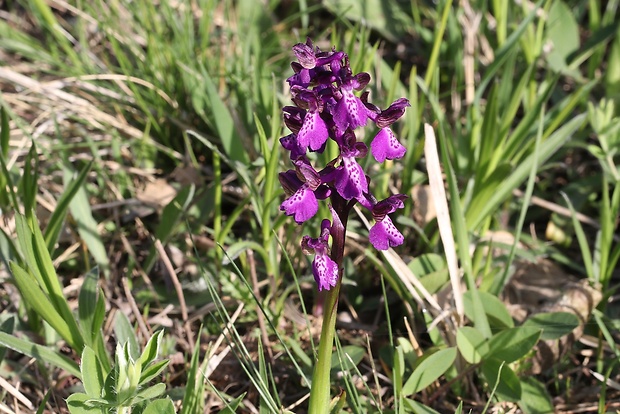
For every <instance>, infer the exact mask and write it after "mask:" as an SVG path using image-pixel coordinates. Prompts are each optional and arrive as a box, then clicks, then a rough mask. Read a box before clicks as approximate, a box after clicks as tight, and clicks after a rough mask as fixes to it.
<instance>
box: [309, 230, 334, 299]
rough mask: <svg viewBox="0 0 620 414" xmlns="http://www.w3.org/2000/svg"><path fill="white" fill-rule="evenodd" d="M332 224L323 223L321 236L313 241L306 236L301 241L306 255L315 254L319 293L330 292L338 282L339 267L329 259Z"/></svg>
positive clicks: (313, 271)
mask: <svg viewBox="0 0 620 414" xmlns="http://www.w3.org/2000/svg"><path fill="white" fill-rule="evenodd" d="M330 229H331V223H330V221H329V220H327V219H325V220H323V222H322V223H321V235H320V236H319V237H318V238H316V239H313V238H311V237H310V236H304V237H303V238H302V240H301V249H302V251H303V252H304V253H305V254H314V260H313V261H312V274H313V275H314V280H315V281H316V284H317V286H318V289H319V291H321V290H330V289H331V288H333V287H334V286H336V283H337V282H338V265H337V264H336V262H334V261H333V260H332V259H331V258H330V257H329V244H328V240H329V234H330Z"/></svg>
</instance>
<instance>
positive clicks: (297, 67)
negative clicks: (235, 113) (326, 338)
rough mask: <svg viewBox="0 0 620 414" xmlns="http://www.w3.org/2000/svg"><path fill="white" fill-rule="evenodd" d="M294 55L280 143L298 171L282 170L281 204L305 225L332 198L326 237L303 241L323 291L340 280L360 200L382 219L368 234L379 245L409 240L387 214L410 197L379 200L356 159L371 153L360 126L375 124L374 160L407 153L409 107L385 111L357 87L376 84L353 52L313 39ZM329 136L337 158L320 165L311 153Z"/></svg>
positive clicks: (401, 103) (400, 102)
mask: <svg viewBox="0 0 620 414" xmlns="http://www.w3.org/2000/svg"><path fill="white" fill-rule="evenodd" d="M293 53H294V54H295V57H296V58H297V61H296V62H293V63H292V64H291V67H292V68H293V71H294V72H295V73H294V74H293V75H292V76H291V77H289V78H288V79H287V82H288V84H289V85H290V89H291V95H292V101H293V105H294V106H286V107H284V109H283V114H284V122H285V124H286V126H287V127H288V128H289V129H290V131H291V133H290V134H289V135H287V136H285V137H283V138H281V139H280V142H281V144H282V146H283V147H284V148H285V149H286V150H288V151H289V153H290V158H291V161H292V162H293V164H294V165H295V169H294V170H289V171H286V172H283V173H280V175H279V178H280V182H281V183H282V186H283V187H284V190H285V192H286V194H287V196H288V198H286V199H285V200H284V202H282V204H281V205H280V209H281V210H282V211H284V212H285V213H286V214H287V215H289V216H293V218H294V219H295V221H296V222H297V223H299V224H301V223H303V222H305V221H307V220H309V219H310V218H312V217H314V216H315V215H316V214H317V212H318V210H319V204H318V203H319V200H323V199H325V198H329V199H330V210H331V212H332V219H331V224H330V221H329V220H325V221H323V225H322V227H321V229H322V230H321V235H320V237H319V238H316V239H313V238H310V237H309V236H305V237H304V238H303V241H302V248H303V249H304V251H305V252H314V254H315V259H314V261H313V265H312V267H313V273H314V277H315V279H316V281H317V284H318V286H319V290H330V289H331V288H332V287H334V286H336V285H337V284H338V283H339V280H338V274H339V273H338V271H339V269H340V268H341V266H342V260H343V256H344V244H345V236H346V223H347V219H348V215H349V213H350V211H351V209H352V208H353V206H354V205H355V204H357V203H359V204H360V205H361V206H362V207H364V208H366V209H368V210H370V211H371V212H372V215H373V218H374V219H375V224H374V225H373V227H372V228H371V230H370V233H369V240H370V242H371V243H372V244H373V245H374V246H375V247H376V248H377V249H380V250H385V249H388V248H390V247H394V246H398V245H400V244H402V243H403V242H404V237H403V235H402V234H401V233H400V232H399V231H398V230H397V229H396V227H395V226H394V223H392V220H391V218H390V217H389V216H388V215H389V214H392V213H394V212H395V211H396V210H397V209H399V208H402V207H403V201H404V200H405V198H406V197H405V196H404V195H402V194H397V195H393V196H391V197H388V198H387V199H385V200H383V201H380V202H377V200H376V199H375V197H374V196H373V195H372V193H371V191H370V188H369V178H368V177H367V176H366V173H365V172H364V169H363V168H362V166H361V165H360V164H359V163H358V160H357V159H358V158H364V157H366V155H367V154H368V151H369V148H368V147H367V146H366V144H364V143H363V142H361V141H358V140H357V137H356V132H355V130H356V129H357V128H360V127H363V126H365V125H366V124H368V122H369V121H371V122H373V123H374V124H375V125H376V126H377V127H378V128H379V132H378V133H377V134H376V136H375V137H374V139H373V140H372V142H371V144H370V152H371V153H372V155H373V157H374V159H375V160H377V161H378V162H383V161H385V160H393V159H398V158H401V157H403V156H404V155H405V152H406V149H405V147H404V146H403V145H402V144H401V143H400V142H399V140H398V138H397V137H396V135H395V134H394V132H393V131H392V129H391V126H392V125H393V124H394V123H395V122H396V121H397V120H398V119H400V118H401V117H402V116H403V114H404V113H405V110H406V108H407V107H409V106H410V105H409V101H408V100H407V99H405V98H401V99H397V100H396V101H394V102H393V103H392V104H391V105H390V106H389V107H388V108H387V109H385V110H381V109H379V108H378V107H377V106H375V105H373V104H372V103H370V102H368V92H362V94H361V96H358V94H357V92H359V91H362V90H363V89H364V88H365V87H366V86H367V85H368V83H369V82H370V75H369V74H368V73H364V72H362V73H358V74H353V72H352V70H351V66H350V62H349V57H348V56H347V54H346V53H344V52H342V51H338V50H336V49H331V50H327V51H322V50H320V49H319V48H318V47H316V46H314V45H313V43H312V41H311V40H310V39H308V40H307V41H306V42H305V43H298V44H296V45H295V46H293ZM330 140H332V141H333V142H335V144H336V145H337V146H338V150H339V154H338V156H337V157H336V158H335V159H333V160H331V161H329V162H328V163H327V165H324V166H323V168H322V169H320V168H315V166H313V165H312V163H311V161H310V159H309V158H308V152H316V153H323V152H324V150H325V148H326V147H327V145H328V142H329V141H330ZM313 159H314V158H313ZM330 237H331V243H332V248H331V252H330V249H329V248H328V241H329V238H330Z"/></svg>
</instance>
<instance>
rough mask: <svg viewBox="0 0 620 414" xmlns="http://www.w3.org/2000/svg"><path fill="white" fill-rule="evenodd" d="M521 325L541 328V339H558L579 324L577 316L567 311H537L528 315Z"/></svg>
mask: <svg viewBox="0 0 620 414" xmlns="http://www.w3.org/2000/svg"><path fill="white" fill-rule="evenodd" d="M523 326H524V327H529V328H534V329H541V330H542V335H541V336H540V339H541V340H548V339H559V338H561V337H563V336H564V335H567V334H569V333H571V332H572V331H573V329H575V328H576V327H578V326H579V318H578V317H577V315H575V314H573V313H569V312H548V313H537V314H536V315H532V316H530V317H529V318H528V319H527V320H526V321H525V323H524V324H523Z"/></svg>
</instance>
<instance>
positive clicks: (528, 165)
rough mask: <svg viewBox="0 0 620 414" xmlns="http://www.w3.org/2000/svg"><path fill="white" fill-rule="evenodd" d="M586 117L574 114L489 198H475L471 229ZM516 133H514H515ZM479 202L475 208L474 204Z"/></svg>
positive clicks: (469, 211)
mask: <svg viewBox="0 0 620 414" xmlns="http://www.w3.org/2000/svg"><path fill="white" fill-rule="evenodd" d="M585 119H586V114H579V115H577V116H574V117H573V118H572V119H571V120H570V121H567V122H566V123H565V124H564V125H563V126H562V127H561V128H560V129H558V130H557V131H555V132H554V133H553V134H551V135H550V136H549V138H547V139H546V140H545V141H544V142H542V143H541V144H540V151H539V153H538V154H530V155H528V156H527V157H526V158H525V159H522V160H521V161H520V162H519V164H518V165H517V166H515V168H514V170H513V171H512V173H511V174H510V175H509V176H508V177H507V178H506V179H505V180H504V181H503V182H502V185H501V186H499V187H497V191H495V192H493V194H492V195H491V197H489V198H478V197H476V198H474V199H473V200H472V202H471V203H470V205H469V208H468V209H467V213H466V222H467V225H468V228H469V229H470V230H473V229H476V228H477V227H478V226H479V225H480V224H481V223H482V222H483V221H484V220H485V219H487V218H488V217H489V216H491V215H492V214H493V212H494V211H495V209H497V207H498V206H499V205H500V204H501V203H503V202H504V201H505V200H506V199H507V198H508V197H511V194H512V191H513V190H514V189H515V188H517V187H518V186H520V185H521V184H522V183H523V182H524V181H525V180H526V179H527V177H528V176H529V174H530V171H531V169H532V164H533V163H534V162H535V161H536V163H537V165H538V166H540V165H542V164H543V163H544V162H545V161H547V160H548V159H549V157H551V156H552V155H553V154H555V153H556V152H557V150H558V149H559V148H560V147H561V146H562V145H564V143H565V142H566V141H567V140H569V139H570V138H571V137H572V136H573V134H574V132H575V131H576V130H577V129H578V128H580V127H581V125H582V124H583V122H584V121H585ZM513 135H514V134H513ZM475 204H477V206H476V207H475V208H474V207H473V206H474V205H475Z"/></svg>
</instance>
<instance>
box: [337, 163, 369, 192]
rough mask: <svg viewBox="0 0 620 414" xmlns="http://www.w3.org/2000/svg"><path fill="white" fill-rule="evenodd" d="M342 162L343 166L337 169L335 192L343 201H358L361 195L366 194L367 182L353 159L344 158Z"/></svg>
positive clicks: (359, 166)
mask: <svg viewBox="0 0 620 414" xmlns="http://www.w3.org/2000/svg"><path fill="white" fill-rule="evenodd" d="M342 161H343V165H342V167H340V168H339V173H338V175H337V176H336V179H335V182H334V185H335V186H336V190H337V191H338V194H340V195H341V196H342V198H344V199H345V200H351V199H352V198H356V199H359V198H361V197H362V194H363V193H367V192H368V180H366V175H365V174H364V170H363V169H362V166H361V165H359V164H358V163H357V162H356V161H355V158H353V157H345V158H343V160H342Z"/></svg>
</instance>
